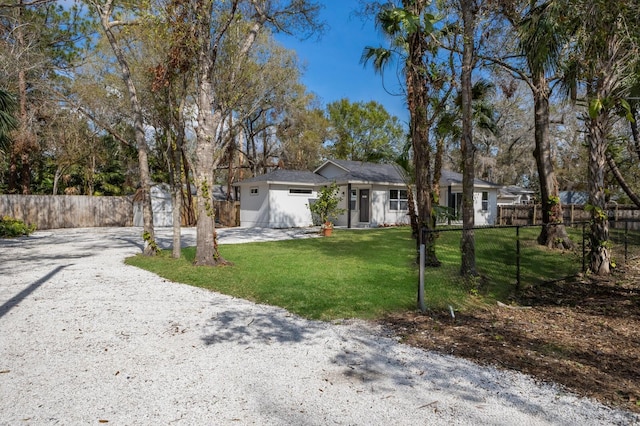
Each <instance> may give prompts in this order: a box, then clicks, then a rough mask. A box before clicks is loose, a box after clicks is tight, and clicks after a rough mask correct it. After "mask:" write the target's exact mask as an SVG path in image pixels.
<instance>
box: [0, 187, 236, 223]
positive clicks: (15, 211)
mask: <svg viewBox="0 0 640 426" xmlns="http://www.w3.org/2000/svg"><path fill="white" fill-rule="evenodd" d="M213 206H214V209H215V214H216V221H217V222H218V223H219V224H221V225H222V226H239V225H240V203H239V202H237V201H219V200H215V201H214V202H213ZM171 211H172V206H171V200H168V202H167V203H154V207H153V219H154V224H155V226H171V225H172V224H173V217H172V214H171ZM3 216H10V217H13V218H16V219H20V220H22V221H24V222H25V223H28V224H33V225H36V227H37V228H38V229H55V228H93V227H103V226H115V227H119V226H142V225H143V219H142V203H141V202H134V198H133V197H89V196H86V195H2V194H0V217H3ZM182 225H185V224H184V223H183V224H182Z"/></svg>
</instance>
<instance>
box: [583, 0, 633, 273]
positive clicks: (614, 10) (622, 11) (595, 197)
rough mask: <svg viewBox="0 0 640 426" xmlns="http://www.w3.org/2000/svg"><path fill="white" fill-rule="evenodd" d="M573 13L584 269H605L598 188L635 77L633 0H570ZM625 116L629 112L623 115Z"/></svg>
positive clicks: (605, 223)
mask: <svg viewBox="0 0 640 426" xmlns="http://www.w3.org/2000/svg"><path fill="white" fill-rule="evenodd" d="M572 6H573V7H574V10H575V12H576V16H577V17H578V18H579V23H580V26H579V28H578V31H577V33H576V34H577V36H576V46H577V50H578V52H577V53H578V54H577V55H576V56H575V59H576V64H577V67H576V68H577V69H578V71H579V72H578V73H577V76H578V78H579V80H580V81H581V83H582V85H583V87H584V92H585V93H584V96H585V104H586V106H587V109H586V111H585V114H584V122H585V130H586V135H585V139H586V142H587V146H588V147H589V208H590V210H591V232H590V246H591V250H590V269H591V271H592V272H593V273H595V274H598V275H606V274H609V273H610V267H611V253H610V251H609V220H608V217H607V206H606V199H605V192H604V183H605V181H604V176H605V171H606V162H607V149H608V146H609V142H608V140H609V137H610V133H611V130H612V128H613V126H614V124H615V122H616V120H617V119H618V115H617V110H618V109H619V108H620V107H623V110H627V111H630V110H631V107H630V106H629V104H628V102H626V100H625V99H626V98H627V97H628V95H629V92H630V90H631V87H632V86H633V84H634V83H635V81H636V70H637V64H638V59H637V58H638V55H640V37H639V34H638V30H637V26H636V25H635V24H636V21H637V11H638V9H639V8H640V1H639V0H624V1H623V0H609V1H605V0H589V1H587V0H574V1H572ZM629 115H630V114H629Z"/></svg>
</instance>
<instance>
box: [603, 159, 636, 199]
mask: <svg viewBox="0 0 640 426" xmlns="http://www.w3.org/2000/svg"><path fill="white" fill-rule="evenodd" d="M607 164H608V165H609V169H610V170H611V173H613V176H614V177H615V178H616V180H617V181H618V184H619V185H620V187H621V188H622V190H623V191H624V193H625V194H627V197H629V199H630V200H631V201H632V202H633V204H635V205H636V207H638V208H639V209H640V197H638V195H637V194H636V193H635V192H634V191H633V189H632V188H631V187H630V186H629V184H628V183H627V181H626V179H625V178H624V176H622V173H621V172H620V169H619V168H618V165H617V164H616V162H615V161H614V159H613V157H612V156H611V154H609V152H607Z"/></svg>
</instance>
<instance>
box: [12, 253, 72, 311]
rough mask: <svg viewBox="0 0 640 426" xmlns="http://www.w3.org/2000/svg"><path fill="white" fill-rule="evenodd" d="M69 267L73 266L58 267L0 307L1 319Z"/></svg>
mask: <svg viewBox="0 0 640 426" xmlns="http://www.w3.org/2000/svg"><path fill="white" fill-rule="evenodd" d="M67 266H71V265H60V266H58V267H57V268H55V269H54V270H52V271H51V272H49V273H48V274H47V275H45V276H44V277H42V278H40V279H39V280H38V281H35V282H34V283H32V284H30V285H29V286H28V287H26V288H25V289H24V290H22V291H21V292H20V293H18V294H16V295H15V296H13V297H12V298H11V299H9V300H7V301H6V302H5V303H4V304H3V305H2V306H0V318H2V317H3V316H5V315H6V314H7V312H9V311H10V310H11V309H12V308H13V307H14V306H16V305H17V304H18V303H20V302H22V301H23V300H24V299H26V298H27V297H28V296H29V295H30V294H31V293H33V292H34V291H36V290H37V289H38V287H40V286H41V285H42V284H44V283H46V282H47V281H49V280H50V279H51V278H52V277H53V276H54V275H56V274H57V273H58V272H60V271H61V270H63V269H64V268H66V267H67Z"/></svg>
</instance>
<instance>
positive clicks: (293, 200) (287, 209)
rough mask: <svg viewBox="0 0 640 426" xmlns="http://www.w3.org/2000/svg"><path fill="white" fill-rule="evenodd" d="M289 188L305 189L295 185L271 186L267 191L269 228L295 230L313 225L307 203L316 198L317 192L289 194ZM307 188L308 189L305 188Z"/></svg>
mask: <svg viewBox="0 0 640 426" xmlns="http://www.w3.org/2000/svg"><path fill="white" fill-rule="evenodd" d="M291 188H300V189H302V188H305V187H304V186H295V185H271V187H270V190H269V205H270V206H271V214H270V215H269V225H268V227H269V228H297V227H304V226H310V225H312V224H313V223H312V222H313V220H312V218H311V211H310V210H309V207H308V205H309V202H310V201H311V200H313V199H315V198H317V192H316V191H315V190H313V191H312V193H311V194H291V193H289V189H291ZM307 188H308V187H307Z"/></svg>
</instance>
